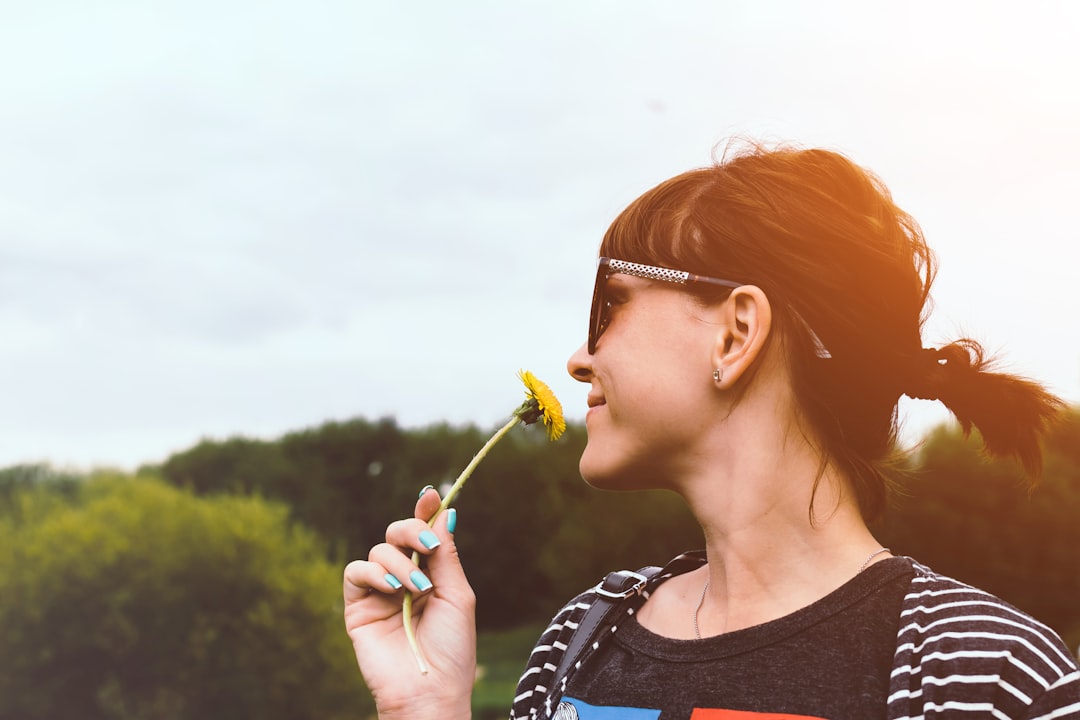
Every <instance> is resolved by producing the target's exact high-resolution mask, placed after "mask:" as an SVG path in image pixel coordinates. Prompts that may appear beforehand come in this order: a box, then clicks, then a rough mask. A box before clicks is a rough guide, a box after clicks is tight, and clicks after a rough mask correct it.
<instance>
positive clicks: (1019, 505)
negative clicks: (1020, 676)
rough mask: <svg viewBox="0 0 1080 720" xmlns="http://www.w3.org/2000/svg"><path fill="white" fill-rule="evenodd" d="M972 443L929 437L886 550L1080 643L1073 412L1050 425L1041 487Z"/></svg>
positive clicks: (889, 523) (1079, 414)
mask: <svg viewBox="0 0 1080 720" xmlns="http://www.w3.org/2000/svg"><path fill="white" fill-rule="evenodd" d="M980 448H981V442H980V440H979V438H978V437H977V435H976V436H972V437H970V438H964V436H963V435H962V433H961V432H960V430H959V429H958V428H956V427H951V426H946V427H941V428H938V429H937V430H935V431H934V432H933V433H931V434H930V436H929V437H928V438H927V439H926V440H925V442H924V443H923V446H922V448H921V451H920V452H919V454H918V456H917V457H916V458H915V464H914V467H913V468H912V469H911V470H910V471H909V472H908V473H906V474H905V477H903V478H901V480H900V482H901V483H902V486H903V494H902V495H900V496H899V497H897V498H896V501H895V503H894V506H893V507H892V508H891V509H890V511H889V513H888V514H887V517H886V521H885V523H884V525H883V527H882V528H881V531H880V532H879V537H881V538H882V540H883V542H885V543H886V544H887V545H888V546H889V547H892V548H893V549H894V550H895V551H897V552H901V553H903V554H907V555H911V556H913V557H915V558H917V559H918V560H919V561H921V562H923V563H924V564H926V565H929V566H930V567H932V568H934V569H935V570H937V571H938V572H942V573H945V574H947V575H952V576H953V577H956V578H957V579H959V580H963V581H964V582H967V583H970V584H972V585H975V586H977V587H980V588H982V589H984V590H987V591H988V592H991V593H994V594H995V595H998V596H1000V597H1002V598H1004V599H1005V600H1007V601H1009V602H1011V603H1012V604H1014V605H1016V606H1017V607H1019V608H1021V609H1022V610H1024V611H1025V612H1027V613H1029V614H1031V615H1033V616H1034V617H1036V618H1038V619H1039V620H1041V621H1043V622H1044V623H1047V624H1048V625H1050V626H1051V627H1053V628H1054V629H1055V630H1057V631H1058V632H1059V633H1061V634H1062V635H1063V636H1064V637H1065V640H1066V642H1067V643H1069V645H1070V647H1072V648H1076V647H1077V644H1078V643H1080V609H1078V605H1077V599H1078V598H1080V522H1078V520H1077V519H1078V518H1080V411H1077V410H1073V411H1071V412H1069V413H1067V414H1066V415H1065V416H1064V417H1063V418H1062V419H1061V421H1060V422H1059V423H1058V424H1057V425H1055V427H1054V428H1053V430H1052V432H1051V434H1050V436H1049V437H1048V439H1047V442H1046V447H1045V469H1044V472H1043V476H1042V479H1041V483H1040V485H1039V487H1038V488H1037V489H1035V490H1034V491H1033V492H1030V491H1029V490H1027V489H1026V487H1025V484H1024V477H1023V471H1022V469H1021V468H1020V467H1019V466H1018V465H1017V464H1013V463H1011V462H1006V461H994V460H990V459H988V458H986V457H985V456H984V454H983V453H982V451H981V449H980Z"/></svg>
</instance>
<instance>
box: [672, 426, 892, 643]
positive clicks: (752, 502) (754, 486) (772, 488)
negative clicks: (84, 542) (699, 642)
mask: <svg viewBox="0 0 1080 720" xmlns="http://www.w3.org/2000/svg"><path fill="white" fill-rule="evenodd" d="M743 427H744V433H745V432H756V433H757V435H756V437H755V440H756V442H753V443H751V442H749V441H747V439H746V438H740V437H738V435H740V434H743V433H736V432H732V428H731V425H728V427H726V428H725V429H724V432H723V433H722V434H718V437H723V438H726V440H724V441H723V442H722V444H720V446H719V451H718V452H716V453H715V455H714V456H713V458H711V461H710V462H707V463H701V464H699V465H698V467H699V468H706V470H705V471H704V472H703V473H701V474H700V475H699V476H697V477H694V478H690V479H689V481H688V482H686V483H685V484H683V485H682V487H680V492H681V493H682V495H683V496H684V497H685V499H686V500H687V502H688V503H689V505H690V509H691V511H692V512H693V513H694V515H695V516H696V518H697V520H698V522H699V523H700V525H701V527H702V529H703V531H704V534H705V547H706V551H707V553H708V565H707V568H703V570H702V571H699V572H698V573H694V576H695V577H693V578H688V582H692V583H694V584H695V585H694V586H696V587H697V588H704V587H705V582H706V581H707V582H708V590H707V592H705V595H704V600H703V601H702V609H701V621H700V624H701V630H702V633H703V634H717V633H719V632H730V631H732V630H736V629H739V628H743V627H749V626H751V625H757V624H760V623H762V622H767V621H769V620H773V619H776V618H779V617H782V616H784V615H787V614H789V613H791V612H794V611H795V610H797V609H799V608H802V607H805V606H806V605H809V604H810V603H812V602H814V601H816V600H818V599H820V598H822V597H824V596H825V595H827V594H828V593H830V592H832V591H833V590H835V589H836V588H838V587H839V586H840V585H842V584H844V583H845V582H847V581H848V580H850V579H851V578H852V577H854V576H855V575H856V574H857V573H858V571H859V569H860V567H861V566H862V565H863V563H864V562H865V561H866V560H867V557H868V556H869V554H870V553H872V552H874V551H875V550H877V549H878V548H879V547H880V544H879V543H878V542H877V541H876V540H875V539H874V538H873V536H872V535H871V533H870V531H869V530H868V529H867V527H866V524H865V522H864V521H863V519H862V516H861V514H860V512H859V509H858V505H857V502H856V501H855V498H854V494H853V492H852V490H851V488H850V484H849V483H848V482H847V480H846V479H845V478H844V477H843V476H842V475H841V474H840V473H839V472H838V471H837V470H836V469H835V468H832V467H831V466H829V465H826V466H825V468H824V471H822V466H821V456H820V454H819V453H818V452H817V451H815V449H814V448H813V447H812V446H811V445H810V444H809V442H808V441H806V439H805V436H804V435H803V434H802V433H799V432H797V431H795V432H792V431H791V429H790V428H789V429H787V430H786V431H785V430H783V429H775V430H771V429H770V428H769V427H758V428H749V427H746V426H745V425H744V426H743ZM773 427H775V425H774V426H773ZM763 433H764V434H765V436H767V435H768V434H772V435H773V436H774V437H773V438H771V440H773V442H762V440H763V439H768V438H767V437H765V436H763ZM714 447H717V446H715V445H714ZM753 448H770V450H769V451H768V452H762V451H758V452H755V451H754V450H753ZM815 480H817V482H816V483H815ZM883 557H886V555H878V556H876V557H875V558H874V560H875V561H876V560H880V559H883ZM699 592H700V591H699Z"/></svg>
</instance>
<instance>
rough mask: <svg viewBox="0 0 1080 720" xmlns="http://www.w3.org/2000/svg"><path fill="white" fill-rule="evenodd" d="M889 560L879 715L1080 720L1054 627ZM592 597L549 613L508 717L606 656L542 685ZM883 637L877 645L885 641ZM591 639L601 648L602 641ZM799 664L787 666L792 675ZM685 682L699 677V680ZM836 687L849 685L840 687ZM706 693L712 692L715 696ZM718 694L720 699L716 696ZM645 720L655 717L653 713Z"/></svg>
mask: <svg viewBox="0 0 1080 720" xmlns="http://www.w3.org/2000/svg"><path fill="white" fill-rule="evenodd" d="M703 562H704V555H703V554H702V553H688V554H685V555H681V556H679V557H677V558H675V559H674V560H673V561H672V562H671V563H669V564H668V565H667V566H666V567H665V568H664V569H663V571H662V572H661V573H659V574H658V575H657V576H656V577H655V578H654V579H653V580H652V581H650V582H649V584H648V585H647V586H646V588H645V590H644V592H643V593H642V595H641V596H640V597H638V598H637V599H636V601H632V602H631V603H629V605H628V607H627V613H629V614H631V615H632V614H633V613H634V612H635V611H636V609H637V607H640V605H641V604H642V603H644V601H645V599H647V597H648V595H649V593H651V592H652V591H653V590H654V589H655V587H656V586H657V585H658V584H659V583H661V582H663V581H664V580H666V579H667V578H670V577H672V576H673V575H677V574H680V573H683V572H687V571H689V570H692V569H694V568H697V567H700V565H701V564H702V563H703ZM897 562H904V563H907V564H908V566H909V570H908V573H907V576H909V577H910V581H909V583H910V586H909V587H908V588H907V589H906V593H905V594H904V595H903V598H902V601H901V602H900V612H899V619H898V618H897V617H896V615H895V613H896V607H897V606H896V604H891V605H886V604H879V605H878V607H881V608H886V607H889V608H891V609H890V610H888V611H887V612H888V613H889V614H890V617H887V618H886V617H883V618H882V623H883V624H885V623H887V624H888V625H889V626H891V627H894V628H898V630H897V631H896V643H895V644H896V648H895V653H894V654H893V662H892V668H891V670H890V669H889V668H887V667H884V666H885V665H887V664H888V662H887V660H886V662H885V663H883V664H882V670H881V672H882V673H883V675H884V674H888V675H889V677H888V678H885V677H882V680H881V684H882V685H887V687H888V694H887V701H886V702H887V707H883V708H882V713H880V714H877V716H878V717H888V718H922V717H926V718H933V717H937V718H952V717H964V718H969V717H971V718H976V717H978V718H983V717H985V718H1043V719H1045V720H1050V719H1051V718H1074V719H1075V718H1080V672H1078V671H1077V666H1076V661H1075V659H1074V658H1072V657H1071V656H1070V655H1069V653H1068V651H1067V650H1066V649H1065V647H1064V645H1063V644H1062V643H1061V641H1060V639H1059V638H1058V637H1057V636H1056V635H1055V634H1054V633H1053V631H1051V630H1050V629H1049V628H1047V627H1045V626H1044V625H1041V624H1040V623H1038V622H1036V621H1035V620H1033V619H1032V618H1030V617H1029V616H1027V615H1025V614H1023V613H1021V612H1020V611H1018V610H1016V609H1015V608H1013V607H1012V606H1010V605H1008V604H1007V603H1004V602H1003V601H1001V600H999V599H997V598H995V597H993V596H992V595H989V594H987V593H984V592H982V591H980V590H977V589H975V588H972V587H970V586H967V585H964V584H963V583H959V582H957V581H955V580H952V579H950V578H946V577H943V576H941V575H937V574H935V573H934V572H932V571H931V570H929V569H928V568H926V567H924V566H922V565H920V564H918V563H916V562H914V561H912V560H910V559H907V558H904V559H897V560H894V561H890V564H893V563H897ZM595 597H596V595H595V593H594V592H593V591H592V590H590V591H587V592H585V593H583V594H582V595H579V596H578V597H577V598H575V599H574V600H573V601H571V602H570V603H569V604H568V605H567V606H566V607H564V608H563V609H562V611H560V612H559V614H558V615H556V617H555V618H554V620H553V621H552V623H551V625H550V626H549V627H548V629H547V630H546V631H545V632H544V633H543V635H542V636H541V638H540V642H539V643H538V645H537V647H536V648H535V649H534V651H533V654H532V656H531V657H530V661H529V664H528V667H527V669H526V671H525V673H524V675H523V676H522V678H521V681H520V683H519V686H518V690H517V693H516V695H515V698H514V705H513V709H512V712H511V718H514V719H516V720H524V719H525V718H528V719H529V720H538V719H540V718H544V719H546V718H550V717H552V716H553V714H555V712H556V709H557V708H558V706H559V704H560V702H559V701H560V699H562V696H563V693H564V691H565V690H566V688H567V686H568V685H570V687H571V690H573V689H574V687H575V686H576V687H579V688H580V687H582V686H583V683H582V682H581V681H580V679H579V681H577V682H575V681H574V672H575V669H579V668H581V667H583V666H585V665H586V663H587V662H588V660H589V658H590V657H592V656H593V654H594V653H596V661H597V662H598V663H601V664H603V662H604V658H605V657H606V656H607V654H609V653H608V652H607V651H606V650H605V651H601V652H596V648H597V646H598V645H599V644H598V645H594V646H593V648H589V649H587V651H586V652H585V653H584V654H583V655H582V657H581V660H580V662H579V663H578V664H577V666H576V668H575V669H571V671H570V674H569V675H568V676H567V677H566V678H564V679H563V680H562V682H558V687H557V688H554V689H552V690H549V687H550V685H551V682H552V680H553V675H554V672H555V666H556V665H557V664H558V663H559V661H560V659H561V657H562V654H563V651H564V650H565V648H566V644H567V642H568V641H569V638H570V636H571V635H572V634H573V632H574V631H575V630H576V628H577V624H578V622H580V620H581V618H582V617H583V615H584V613H585V611H586V610H587V609H588V607H589V606H590V605H591V604H592V602H593V600H594V599H595ZM893 603H895V601H893ZM622 617H623V620H618V619H616V620H615V622H614V624H613V626H612V628H611V630H610V632H609V633H607V634H605V637H607V636H610V635H611V634H612V633H617V632H618V629H619V626H620V625H623V626H626V627H628V628H630V629H631V630H635V631H636V630H637V628H636V627H635V626H636V623H633V622H627V621H626V616H622ZM863 620H865V618H863ZM628 632H629V630H628ZM620 637H621V636H620ZM888 637H889V636H885V637H883V638H881V641H883V642H888V639H887V638H888ZM710 641H713V642H715V639H711V638H707V639H706V640H704V641H700V643H704V644H705V645H707V644H708V643H709V642H710ZM694 642H697V641H694ZM694 642H689V643H688V644H687V648H688V652H687V655H688V660H689V659H693V657H692V656H695V655H697V656H700V655H701V652H700V651H701V650H702V647H701V646H700V645H699V646H695V644H694ZM600 644H605V646H606V643H604V641H603V640H602V641H601V643H600ZM630 645H631V646H633V643H631V644H630ZM677 646H678V645H677V644H676V647H677ZM886 652H888V651H887V650H886ZM823 655H824V654H823ZM885 657H886V658H887V657H888V655H886V656H885ZM742 660H743V661H745V658H743V659H742ZM596 667H597V665H596V663H594V664H593V665H591V666H589V668H588V670H587V672H588V673H590V677H589V678H586V679H587V680H589V681H591V680H592V678H591V673H593V672H595V668H596ZM719 667H723V666H719ZM799 670H800V668H792V672H799ZM803 670H805V666H803ZM693 682H698V683H700V682H701V679H700V677H699V678H698V679H697V680H694V681H693ZM594 684H595V683H592V682H586V683H585V685H594ZM837 689H838V690H840V691H843V692H850V691H851V688H848V687H846V686H845V685H843V684H840V686H838V688H837ZM698 694H701V693H698ZM706 694H707V693H706ZM646 695H647V693H646ZM712 695H713V696H714V697H715V696H716V695H717V692H713V693H712ZM719 695H720V696H721V697H722V696H723V692H722V691H720V692H719ZM637 696H638V700H637V702H636V703H628V704H630V705H633V706H634V707H635V708H637V707H640V706H641V705H642V704H643V703H641V702H640V700H641V693H640V692H638V693H637ZM879 697H881V695H879ZM567 699H568V700H569V698H567ZM574 702H576V703H578V704H579V705H580V706H583V707H585V708H588V711H590V712H591V711H594V710H595V711H596V712H597V714H595V715H593V716H594V717H622V716H625V715H626V712H627V711H626V710H625V705H624V706H623V707H605V708H592V707H591V706H588V705H587V704H584V703H580V701H577V700H575V701H574ZM645 704H646V705H647V704H648V703H645ZM563 705H564V710H563V711H562V712H565V710H566V708H567V704H566V703H564V704H563ZM721 705H722V704H721ZM710 707H713V708H715V707H717V705H712V706H710ZM611 712H614V713H615V714H611ZM620 712H621V713H622V715H620V714H619V713H620ZM710 713H711V714H710ZM723 713H729V714H730V713H734V714H730V717H740V718H741V717H744V715H743V714H739V712H738V711H725V710H700V711H694V713H692V714H691V715H690V717H692V718H697V717H698V716H699V715H700V717H702V718H704V717H729V715H728V714H723ZM677 714H678V713H677ZM751 715H752V713H750V714H748V715H746V716H747V717H749V716H751ZM646 716H647V715H646V714H642V715H641V717H646ZM648 716H649V717H659V716H660V715H659V711H654V714H653V715H648ZM680 716H681V715H680ZM558 717H563V715H562V714H560V715H558ZM582 717H586V715H582ZM635 717H636V716H635ZM759 717H760V715H759ZM772 717H776V716H775V715H773V716H772Z"/></svg>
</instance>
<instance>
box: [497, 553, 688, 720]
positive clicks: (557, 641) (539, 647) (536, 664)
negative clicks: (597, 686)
mask: <svg viewBox="0 0 1080 720" xmlns="http://www.w3.org/2000/svg"><path fill="white" fill-rule="evenodd" d="M703 562H704V556H703V554H702V553H698V552H693V553H684V554H682V555H679V556H677V557H676V558H675V559H673V560H672V561H671V562H669V563H668V564H667V565H665V566H664V567H663V568H661V569H660V570H659V571H657V572H655V573H651V577H650V579H649V580H648V582H647V583H645V584H644V587H642V588H641V589H640V593H639V595H640V596H641V597H642V598H646V597H648V595H649V593H650V592H652V591H653V590H655V589H656V587H658V586H659V585H660V584H661V583H663V582H664V581H665V580H667V579H669V578H671V577H673V576H675V575H679V574H681V573H684V572H687V571H689V570H692V569H694V568H696V567H699V566H700V565H701V564H702V563H703ZM609 577H610V576H609ZM602 584H603V582H601V583H598V584H597V585H595V586H593V587H591V588H589V589H587V590H585V591H584V592H582V593H580V594H578V595H576V596H575V597H574V598H572V599H571V600H570V602H568V603H566V604H565V605H563V607H562V609H560V610H559V612H557V613H556V614H555V616H554V617H553V618H552V619H551V622H550V623H548V626H547V628H545V630H544V632H543V633H541V634H540V638H539V639H538V640H537V643H536V646H535V647H534V648H533V651H532V653H531V654H530V655H529V661H528V664H527V665H526V667H525V672H524V673H523V674H522V676H521V679H520V680H518V685H517V690H516V691H515V693H514V701H513V706H512V709H511V713H510V717H511V720H514V719H517V718H536V717H538V716H539V717H546V716H547V715H549V714H550V712H551V706H550V705H551V701H552V698H551V697H549V695H550V694H551V693H550V690H551V688H552V686H553V685H561V686H563V687H565V685H566V682H567V681H568V680H569V675H567V676H566V677H564V678H561V682H559V680H558V679H556V678H555V672H556V670H557V669H558V667H559V664H560V662H562V659H563V655H564V654H566V650H567V647H568V646H569V644H570V640H571V638H572V637H573V635H574V633H576V632H577V631H578V630H579V629H580V626H581V623H582V620H584V619H585V616H586V614H587V613H588V612H589V610H590V608H592V607H593V605H595V604H596V600H597V598H598V594H597V589H598V588H600V587H601V585H602ZM635 609H636V604H635V605H631V606H630V607H629V608H628V611H629V612H634V610H635ZM545 705H546V707H545Z"/></svg>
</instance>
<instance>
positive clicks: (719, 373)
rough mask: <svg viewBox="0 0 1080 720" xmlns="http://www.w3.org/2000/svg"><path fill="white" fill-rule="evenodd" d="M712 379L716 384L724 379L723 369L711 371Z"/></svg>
mask: <svg viewBox="0 0 1080 720" xmlns="http://www.w3.org/2000/svg"><path fill="white" fill-rule="evenodd" d="M712 378H713V380H715V381H716V382H720V381H721V380H723V379H724V368H716V369H715V370H713V371H712Z"/></svg>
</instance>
